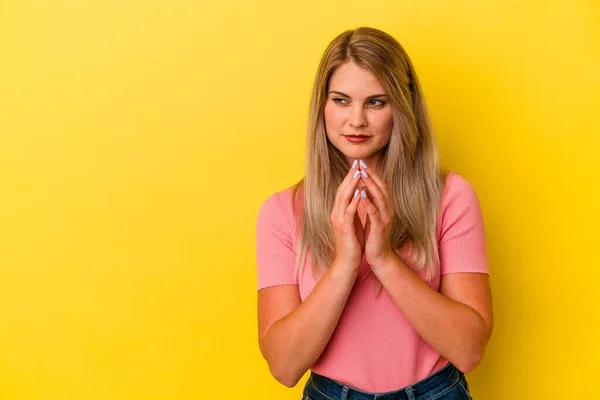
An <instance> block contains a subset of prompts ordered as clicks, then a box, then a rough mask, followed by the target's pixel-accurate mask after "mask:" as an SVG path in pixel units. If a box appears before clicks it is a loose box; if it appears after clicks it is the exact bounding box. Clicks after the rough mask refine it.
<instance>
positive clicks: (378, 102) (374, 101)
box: [369, 99, 385, 107]
mask: <svg viewBox="0 0 600 400" xmlns="http://www.w3.org/2000/svg"><path fill="white" fill-rule="evenodd" d="M369 104H370V105H372V106H375V107H383V106H384V105H385V102H384V101H381V100H377V99H371V101H369Z"/></svg>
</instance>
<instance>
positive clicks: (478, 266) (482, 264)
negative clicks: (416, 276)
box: [439, 173, 489, 275]
mask: <svg viewBox="0 0 600 400" xmlns="http://www.w3.org/2000/svg"><path fill="white" fill-rule="evenodd" d="M441 225H442V226H441V233H440V239H439V252H440V268H441V275H444V274H448V273H453V272H480V273H485V274H489V268H488V261H487V250H486V243H485V230H484V224H483V215H482V213H481V207H480V204H479V200H478V198H477V194H476V193H475V190H474V189H473V187H472V186H471V184H470V183H469V182H468V181H467V180H466V179H465V178H463V177H462V176H461V175H459V174H456V173H452V174H451V175H450V176H449V178H448V182H447V187H446V188H445V190H444V195H443V197H442V220H441Z"/></svg>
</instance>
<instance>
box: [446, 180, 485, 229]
mask: <svg viewBox="0 0 600 400" xmlns="http://www.w3.org/2000/svg"><path fill="white" fill-rule="evenodd" d="M471 208H479V199H478V197H477V193H476V191H475V188H474V187H473V185H472V184H471V182H469V180H468V179H467V178H465V177H464V176H463V175H461V174H460V173H458V172H456V171H449V172H447V175H446V181H445V186H444V190H443V194H442V201H441V209H440V218H442V219H446V220H448V219H449V218H448V217H451V216H454V217H459V216H461V215H463V214H464V213H465V212H466V211H467V210H468V209H471Z"/></svg>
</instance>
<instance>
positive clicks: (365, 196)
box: [360, 190, 367, 199]
mask: <svg viewBox="0 0 600 400" xmlns="http://www.w3.org/2000/svg"><path fill="white" fill-rule="evenodd" d="M360 195H361V196H362V198H363V199H366V198H367V192H365V191H364V190H361V191H360Z"/></svg>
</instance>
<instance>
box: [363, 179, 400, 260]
mask: <svg viewBox="0 0 600 400" xmlns="http://www.w3.org/2000/svg"><path fill="white" fill-rule="evenodd" d="M361 174H362V179H361V181H362V182H364V183H365V186H362V187H361V193H360V198H361V202H363V203H364V204H365V210H366V211H367V219H366V222H365V229H364V235H365V249H364V252H365V260H366V261H367V263H369V265H371V266H374V265H380V264H381V263H383V262H385V261H387V260H389V259H390V257H395V256H396V253H395V252H394V251H393V249H392V243H391V236H390V233H391V231H392V218H393V216H394V210H393V208H392V203H391V201H390V195H389V193H388V191H387V187H386V184H385V182H384V181H383V180H382V179H381V178H380V177H379V176H378V175H377V173H375V171H372V170H369V171H368V172H367V171H365V170H362V171H361Z"/></svg>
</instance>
